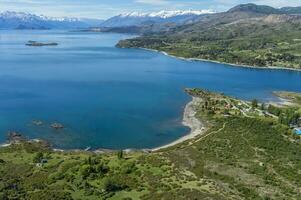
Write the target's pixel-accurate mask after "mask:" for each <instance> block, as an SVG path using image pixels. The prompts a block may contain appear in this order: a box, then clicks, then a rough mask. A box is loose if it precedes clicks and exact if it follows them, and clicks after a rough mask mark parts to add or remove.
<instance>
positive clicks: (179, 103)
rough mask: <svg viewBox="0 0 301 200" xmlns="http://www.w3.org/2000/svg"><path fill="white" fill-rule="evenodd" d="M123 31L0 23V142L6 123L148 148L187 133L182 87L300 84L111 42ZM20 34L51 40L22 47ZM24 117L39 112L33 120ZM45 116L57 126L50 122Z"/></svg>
mask: <svg viewBox="0 0 301 200" xmlns="http://www.w3.org/2000/svg"><path fill="white" fill-rule="evenodd" d="M128 37H130V36H128V35H119V34H101V33H75V32H67V31H4V30H2V31H0V143H1V142H5V140H6V138H7V132H8V131H19V132H22V133H23V134H24V135H25V136H26V137H28V138H41V139H45V140H48V141H50V142H51V143H52V144H53V145H54V146H55V147H57V148H64V149H74V148H86V147H87V146H90V147H92V148H94V149H96V148H113V149H121V148H151V147H157V146H160V145H163V144H166V143H169V142H171V141H173V140H175V139H177V138H179V137H181V136H183V135H185V134H187V133H188V131H189V129H188V128H187V127H184V126H183V125H182V124H181V121H182V113H183V110H184V107H185V104H186V103H187V102H189V101H190V97H189V96H187V95H186V94H185V93H184V88H186V87H199V88H205V89H209V90H213V91H218V92H224V93H225V94H227V95H231V96H235V97H239V98H243V99H253V98H258V99H260V100H262V101H269V100H273V99H274V97H273V96H272V91H275V90H289V91H296V92H301V73H300V72H293V71H286V70H261V69H246V68H239V67H231V66H229V65H224V64H216V63H210V62H192V61H184V60H179V59H175V58H171V57H168V56H164V55H162V54H160V53H155V52H150V51H146V50H137V49H118V48H115V47H114V46H115V44H116V43H117V42H118V40H120V39H125V38H128ZM28 40H36V41H40V42H58V43H59V46H57V47H27V46H25V45H24V44H25V43H26V42H27V41H28ZM32 120H41V121H43V122H44V125H42V126H39V127H37V126H34V125H33V124H32ZM53 122H59V123H62V124H63V125H64V126H65V129H63V130H53V129H51V128H50V127H49V126H50V124H51V123H53Z"/></svg>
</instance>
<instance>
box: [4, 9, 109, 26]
mask: <svg viewBox="0 0 301 200" xmlns="http://www.w3.org/2000/svg"><path fill="white" fill-rule="evenodd" d="M102 22H103V21H101V20H97V19H81V18H67V17H62V18H55V17H47V16H43V15H34V14H29V13H23V12H10V11H7V12H3V13H0V29H74V28H88V27H91V26H97V25H99V24H101V23H102Z"/></svg>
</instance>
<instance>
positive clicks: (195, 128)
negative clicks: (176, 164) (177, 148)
mask: <svg viewBox="0 0 301 200" xmlns="http://www.w3.org/2000/svg"><path fill="white" fill-rule="evenodd" d="M201 101H202V99H201V98H197V97H192V101H191V102H189V103H188V104H187V105H186V107H185V110H184V115H183V125H185V126H188V127H189V128H190V129H191V131H190V133H189V134H188V135H185V136H183V137H181V138H179V139H178V140H176V141H174V142H171V143H168V144H166V145H163V146H160V147H156V148H153V149H151V151H152V152H154V151H158V150H161V149H165V148H168V147H171V146H174V145H177V144H179V143H182V142H184V141H186V140H190V139H193V138H195V137H196V136H199V135H201V134H203V133H204V132H205V130H206V128H205V127H204V125H203V123H202V122H201V121H200V120H199V119H197V118H196V117H195V114H196V110H195V106H197V105H198V104H199V103H200V102H201Z"/></svg>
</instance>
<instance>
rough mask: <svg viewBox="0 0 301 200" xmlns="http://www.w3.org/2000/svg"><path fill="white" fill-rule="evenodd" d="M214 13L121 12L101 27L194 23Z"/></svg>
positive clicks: (190, 11)
mask: <svg viewBox="0 0 301 200" xmlns="http://www.w3.org/2000/svg"><path fill="white" fill-rule="evenodd" d="M211 13H214V12H213V11H210V10H176V11H165V10H163V11H159V12H152V13H139V12H132V13H126V14H120V15H117V16H114V17H112V18H109V19H108V20H106V21H104V22H103V23H102V24H101V25H100V26H101V27H130V26H145V25H150V24H164V23H174V24H177V25H180V24H185V23H192V22H195V21H197V20H198V18H199V17H200V16H202V15H204V14H211Z"/></svg>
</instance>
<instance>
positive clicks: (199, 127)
mask: <svg viewBox="0 0 301 200" xmlns="http://www.w3.org/2000/svg"><path fill="white" fill-rule="evenodd" d="M201 101H202V99H201V98H199V97H192V100H191V101H190V102H188V103H187V104H186V106H185V109H184V112H183V120H182V124H183V125H184V126H187V127H189V128H190V131H189V133H188V134H185V135H184V136H182V137H180V138H179V139H177V140H175V141H172V142H170V143H168V144H165V145H162V146H158V147H155V148H151V149H147V148H144V149H143V148H142V149H130V148H129V149H123V151H124V152H125V153H130V152H135V151H141V152H146V153H151V152H156V151H159V150H162V149H166V148H168V147H172V146H175V145H177V144H180V143H182V142H185V141H187V140H190V139H193V138H195V137H196V136H199V135H201V134H203V133H204V132H205V130H206V127H205V126H204V125H203V123H202V122H201V121H200V120H199V119H197V118H196V117H195V114H196V110H195V106H196V105H198V104H199V102H201ZM41 141H42V140H40V139H32V140H28V142H41ZM12 144H13V143H3V144H0V148H3V147H8V146H10V145H12ZM52 150H53V151H55V152H92V153H97V154H101V153H112V152H117V151H119V150H115V149H103V148H99V149H96V150H91V151H90V150H85V149H70V150H65V149H58V148H52Z"/></svg>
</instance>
